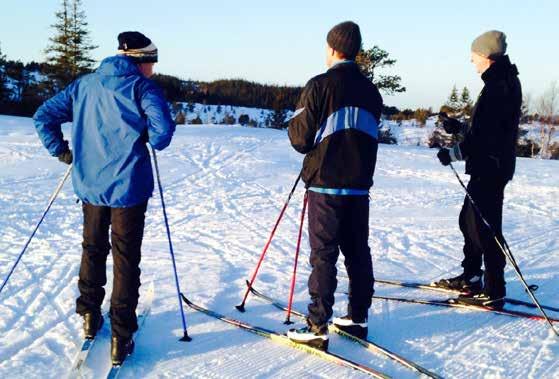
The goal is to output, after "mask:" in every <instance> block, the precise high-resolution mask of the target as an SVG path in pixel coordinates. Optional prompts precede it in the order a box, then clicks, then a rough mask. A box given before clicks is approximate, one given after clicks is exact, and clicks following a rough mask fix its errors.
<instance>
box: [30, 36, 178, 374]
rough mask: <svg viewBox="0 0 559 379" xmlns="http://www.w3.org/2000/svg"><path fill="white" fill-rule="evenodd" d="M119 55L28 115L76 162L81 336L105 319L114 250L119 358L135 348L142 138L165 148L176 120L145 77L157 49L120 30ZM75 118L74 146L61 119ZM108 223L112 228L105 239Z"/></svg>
mask: <svg viewBox="0 0 559 379" xmlns="http://www.w3.org/2000/svg"><path fill="white" fill-rule="evenodd" d="M118 42H119V49H118V53H117V55H116V56H112V57H108V58H106V59H104V60H103V61H102V62H101V64H100V66H99V68H97V70H95V71H94V72H93V73H91V74H88V75H85V76H82V77H80V78H78V79H77V80H75V81H74V82H72V83H71V84H70V85H69V86H68V87H67V88H65V89H64V90H63V91H61V92H60V93H58V94H57V95H56V96H54V97H52V98H51V99H49V100H47V101H46V102H45V103H44V104H43V105H42V106H41V107H40V108H39V109H38V110H37V112H36V113H35V115H34V117H33V119H34V121H35V127H36V129H37V133H38V134H39V137H40V139H41V141H42V143H43V144H44V146H45V147H46V148H47V150H48V151H49V153H50V154H51V155H53V156H56V157H58V159H59V160H60V161H62V162H64V163H67V164H73V169H72V182H73V186H74V191H75V193H76V195H77V196H78V197H79V198H80V199H81V201H82V203H83V216H84V225H83V243H82V247H83V253H82V260H81V266H80V273H79V281H78V288H79V291H80V296H79V298H78V299H77V301H76V312H77V313H78V314H80V315H82V316H83V318H84V334H85V338H90V339H92V338H94V337H95V335H96V333H97V331H98V330H99V329H100V328H101V326H102V324H103V317H102V315H101V304H102V302H103V298H104V296H105V290H104V288H103V286H104V285H105V284H106V282H107V277H106V261H107V256H108V254H109V249H112V254H113V261H114V282H113V291H112V296H111V308H110V319H111V327H112V344H111V358H112V361H113V364H120V363H122V361H123V360H124V358H125V357H126V356H127V355H128V354H130V353H131V352H132V350H133V348H134V343H133V340H132V335H133V333H134V332H135V331H136V330H137V329H138V325H137V319H136V307H137V305H138V297H139V292H138V290H139V287H140V268H139V264H140V258H141V244H142V238H143V231H144V220H145V211H146V208H147V202H148V199H149V198H150V197H151V196H152V193H153V173H152V167H151V161H150V156H149V152H148V147H147V146H146V144H147V143H148V142H149V144H151V145H152V146H153V147H154V148H155V149H157V150H162V149H164V148H166V147H167V146H168V145H169V143H170V142H171V138H172V136H173V133H174V131H175V123H174V122H173V120H172V118H171V114H170V112H169V107H168V104H167V102H166V100H165V98H164V96H163V93H162V91H161V90H160V89H159V88H158V87H157V85H156V84H155V83H154V82H153V81H151V80H150V79H149V78H150V77H151V76H152V75H153V67H154V64H155V63H156V62H157V60H158V53H157V48H156V47H155V45H154V44H153V43H152V42H151V40H150V39H149V38H147V37H146V36H144V35H143V34H141V33H139V32H124V33H121V34H120V35H119V36H118ZM65 122H72V129H71V131H72V139H71V140H72V149H70V146H69V144H68V142H67V141H66V140H64V136H63V134H62V130H61V125H62V124H63V123H65ZM109 226H110V227H111V234H110V243H109Z"/></svg>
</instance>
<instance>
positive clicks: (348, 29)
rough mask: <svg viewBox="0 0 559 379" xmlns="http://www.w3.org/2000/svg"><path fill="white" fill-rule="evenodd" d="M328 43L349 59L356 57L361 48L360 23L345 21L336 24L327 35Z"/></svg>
mask: <svg viewBox="0 0 559 379" xmlns="http://www.w3.org/2000/svg"><path fill="white" fill-rule="evenodd" d="M326 41H327V42H328V45H329V46H330V47H331V48H332V49H334V50H336V51H339V52H340V53H342V54H343V55H344V56H345V57H346V58H348V59H355V57H356V56H357V53H359V50H360V49H361V31H360V30H359V25H357V24H356V23H355V22H352V21H345V22H342V23H340V24H338V25H336V26H334V27H333V28H332V29H330V31H329V32H328V35H327V36H326Z"/></svg>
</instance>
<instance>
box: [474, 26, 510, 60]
mask: <svg viewBox="0 0 559 379" xmlns="http://www.w3.org/2000/svg"><path fill="white" fill-rule="evenodd" d="M472 52H474V53H477V54H479V55H482V56H484V57H486V58H489V59H496V58H499V57H500V56H503V55H505V53H506V52H507V36H506V35H505V33H503V32H500V31H498V30H490V31H488V32H485V33H483V34H482V35H480V36H479V37H477V38H476V39H475V40H474V42H472Z"/></svg>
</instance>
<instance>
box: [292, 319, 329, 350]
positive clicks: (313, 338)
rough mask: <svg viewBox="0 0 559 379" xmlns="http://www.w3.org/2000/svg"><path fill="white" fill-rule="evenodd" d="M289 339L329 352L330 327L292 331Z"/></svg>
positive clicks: (314, 327)
mask: <svg viewBox="0 0 559 379" xmlns="http://www.w3.org/2000/svg"><path fill="white" fill-rule="evenodd" d="M287 338H289V339H290V340H291V341H293V342H295V343H300V344H303V345H308V346H311V347H315V348H317V349H320V350H323V351H326V350H328V326H327V325H322V326H314V325H311V324H310V323H309V325H308V326H305V327H304V328H300V329H290V330H289V331H288V332H287Z"/></svg>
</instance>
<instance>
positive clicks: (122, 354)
mask: <svg viewBox="0 0 559 379" xmlns="http://www.w3.org/2000/svg"><path fill="white" fill-rule="evenodd" d="M133 351H134V340H133V339H132V338H121V337H116V336H113V338H112V339H111V360H112V362H113V366H120V365H122V362H124V360H125V359H126V357H127V356H129V355H130V354H132V352H133Z"/></svg>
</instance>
